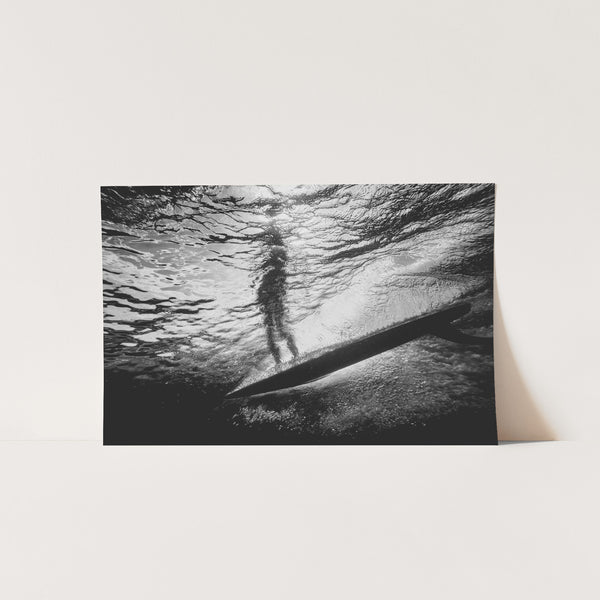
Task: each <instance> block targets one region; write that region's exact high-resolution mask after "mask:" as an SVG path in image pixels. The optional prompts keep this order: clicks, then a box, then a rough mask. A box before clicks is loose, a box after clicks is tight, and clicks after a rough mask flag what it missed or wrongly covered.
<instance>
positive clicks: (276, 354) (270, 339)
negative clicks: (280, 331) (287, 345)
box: [265, 315, 281, 364]
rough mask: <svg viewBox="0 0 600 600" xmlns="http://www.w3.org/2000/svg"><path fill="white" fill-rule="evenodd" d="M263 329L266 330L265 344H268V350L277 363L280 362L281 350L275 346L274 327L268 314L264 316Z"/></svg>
mask: <svg viewBox="0 0 600 600" xmlns="http://www.w3.org/2000/svg"><path fill="white" fill-rule="evenodd" d="M265 329H266V331H267V345H268V346H269V351H270V352H271V354H272V355H273V358H274V359H275V362H276V363H277V364H279V363H280V362H281V352H280V351H279V348H278V346H277V342H276V341H275V327H273V319H271V318H270V317H269V316H268V315H266V316H265Z"/></svg>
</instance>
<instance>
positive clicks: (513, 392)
mask: <svg viewBox="0 0 600 600" xmlns="http://www.w3.org/2000/svg"><path fill="white" fill-rule="evenodd" d="M494 284H495V282H494ZM494 363H495V380H496V417H497V421H498V439H499V440H504V441H551V440H556V439H557V436H556V433H555V432H554V431H553V430H552V428H551V427H550V425H549V424H548V423H547V421H546V419H545V418H544V416H543V415H542V413H541V412H540V410H539V408H538V407H537V406H536V403H535V400H534V399H533V396H532V395H531V392H530V391H529V389H528V388H527V384H526V383H525V381H524V379H523V376H522V374H521V371H520V369H519V366H518V365H517V361H516V360H515V357H514V354H513V351H512V348H511V345H510V340H509V339H508V334H507V331H506V326H505V324H504V317H503V316H502V306H501V304H500V299H499V297H498V293H497V290H496V285H494Z"/></svg>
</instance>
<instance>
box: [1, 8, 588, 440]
mask: <svg viewBox="0 0 600 600" xmlns="http://www.w3.org/2000/svg"><path fill="white" fill-rule="evenodd" d="M596 17H598V10H597V7H596V5H595V4H594V3H592V2H580V1H576V2H569V3H565V2H544V3H540V2H523V1H522V0H519V1H518V2H502V3H491V2H479V1H473V2H469V1H465V2H423V1H415V2H377V1H376V2H369V3H368V4H365V5H363V4H361V3H352V2H322V1H319V2H302V3H283V2H275V1H274V2H247V3H245V2H233V3H232V2H204V3H202V2H176V3H160V2H147V1H144V2H141V1H140V2H131V1H130V2H123V1H121V0H120V1H118V2H110V1H108V2H92V3H89V2H88V3H81V2H64V1H60V0H59V1H57V2H52V3H47V2H33V3H28V4H25V3H12V5H11V6H6V7H5V9H4V10H3V16H2V19H1V21H2V23H3V25H2V27H3V30H4V31H3V34H2V35H1V36H0V44H1V48H2V54H3V57H4V60H3V67H2V90H3V91H2V96H1V97H0V102H1V107H2V111H1V119H2V134H1V135H2V140H1V156H0V169H1V172H2V195H3V224H4V228H3V229H4V231H3V235H2V240H1V243H2V273H3V280H4V285H3V289H4V292H3V294H2V313H3V315H4V319H5V321H4V331H3V341H4V343H3V344H2V347H1V349H0V351H1V352H2V363H3V365H4V370H5V375H4V389H5V390H7V393H4V394H3V400H2V414H3V418H2V420H1V421H0V435H1V437H2V438H3V439H100V437H101V429H100V424H101V376H102V364H101V343H102V342H101V333H100V323H101V281H100V261H101V256H100V233H99V218H100V214H99V199H98V188H99V186H100V185H101V184H104V185H107V184H178V183H207V182H209V183H217V182H226V183H252V182H257V183H258V182H278V183H286V182H346V181H349V182H353V181H358V182H434V181H440V182H444V181H495V182H496V183H497V211H496V212H497V221H496V222H497V245H496V267H497V281H498V308H499V312H498V313H497V319H498V322H499V325H500V326H499V327H498V330H497V352H498V360H497V379H498V388H497V392H498V415H499V425H500V433H501V437H503V438H504V439H523V438H527V439H548V438H549V437H550V438H552V437H554V438H556V439H581V438H585V437H588V436H592V435H593V434H594V432H595V430H596V425H597V423H598V416H599V405H600V403H599V402H598V392H597V389H598V388H597V385H596V369H597V362H598V350H597V335H598V332H599V317H598V311H597V310H595V309H596V306H597V295H598V284H597V277H596V276H597V273H598V269H597V265H596V261H597V259H598V256H599V254H598V243H597V241H596V239H597V235H596V229H597V225H598V217H599V216H600V206H599V203H598V191H597V184H596V179H597V167H598V135H597V134H598V121H599V120H598V111H597V101H598V77H597V66H598V65H597V50H598V42H597V40H598V35H597V34H598V31H597V21H596Z"/></svg>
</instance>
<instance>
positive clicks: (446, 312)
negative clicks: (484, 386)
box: [225, 302, 493, 398]
mask: <svg viewBox="0 0 600 600" xmlns="http://www.w3.org/2000/svg"><path fill="white" fill-rule="evenodd" d="M470 310H471V305H470V304H469V303H467V302H460V303H456V304H452V305H450V306H448V307H446V308H443V309H441V310H434V311H431V312H428V313H426V314H424V315H421V316H418V317H414V318H412V319H407V320H405V321H401V322H400V323H396V324H395V325H391V326H390V327H386V328H385V329H380V330H378V331H375V332H374V333H371V334H369V335H366V336H363V337H360V338H357V339H355V340H352V341H350V342H346V343H342V344H337V345H335V346H329V347H327V348H324V349H322V350H319V351H317V352H312V353H310V354H307V355H304V356H302V357H300V358H299V359H296V360H292V361H290V362H287V363H282V364H280V365H277V366H276V367H274V369H271V370H270V371H267V372H264V373H262V375H259V376H257V377H254V378H246V379H244V380H243V381H242V382H241V383H240V385H238V387H236V388H235V389H234V390H232V391H231V392H229V393H228V394H227V395H226V396H225V397H226V398H240V397H242V396H253V395H255V394H264V393H266V392H273V391H276V390H281V389H285V388H291V387H295V386H298V385H302V384H305V383H309V382H311V381H315V380H316V379H320V378H321V377H324V376H325V375H328V374H329V373H333V372H334V371H338V370H339V369H343V368H344V367H348V366H350V365H352V364H354V363H357V362H360V361H363V360H365V359H367V358H370V357H371V356H375V355H377V354H381V353H382V352H387V351H388V350H391V349H393V348H396V347H397V346H400V345H401V344H405V343H406V342H410V341H411V340H414V339H416V338H418V337H421V336H423V335H435V336H438V337H441V338H444V339H447V340H450V341H453V342H457V343H461V344H477V345H481V346H485V347H488V348H491V345H492V343H493V342H492V338H481V337H477V336H472V335H468V334H465V333H463V332H461V331H459V330H457V329H456V328H455V327H454V325H453V324H452V322H453V321H456V320H457V319H459V318H460V317H463V316H465V315H466V314H467V313H468V312H469V311H470Z"/></svg>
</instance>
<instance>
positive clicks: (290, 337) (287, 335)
mask: <svg viewBox="0 0 600 600" xmlns="http://www.w3.org/2000/svg"><path fill="white" fill-rule="evenodd" d="M277 329H278V331H279V335H280V336H281V337H282V339H284V340H285V341H286V343H287V347H288V348H289V349H290V352H291V353H292V356H293V357H294V358H298V347H297V346H296V342H295V340H294V334H293V333H292V331H291V329H290V328H289V327H288V326H287V324H286V323H285V322H284V320H283V317H282V316H281V315H279V316H278V318H277Z"/></svg>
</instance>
